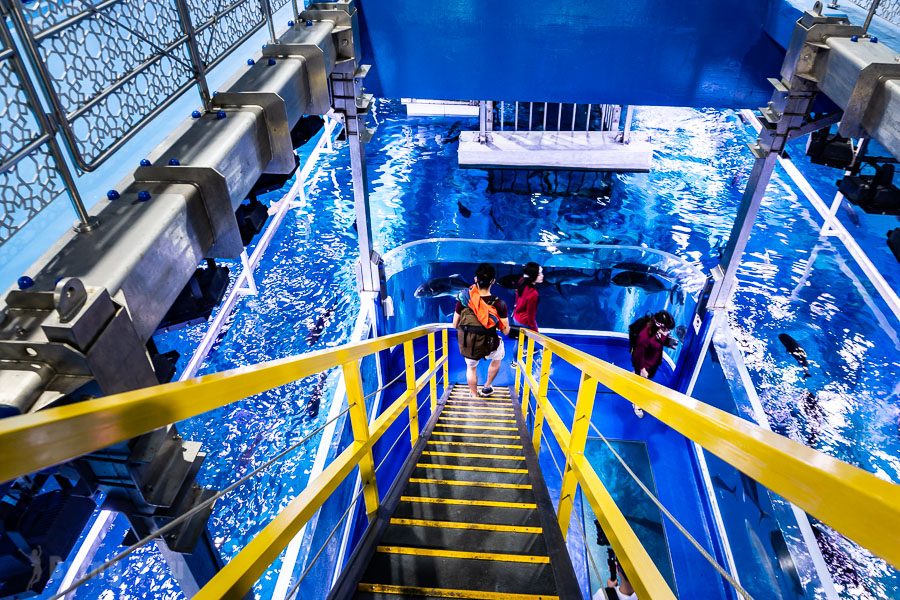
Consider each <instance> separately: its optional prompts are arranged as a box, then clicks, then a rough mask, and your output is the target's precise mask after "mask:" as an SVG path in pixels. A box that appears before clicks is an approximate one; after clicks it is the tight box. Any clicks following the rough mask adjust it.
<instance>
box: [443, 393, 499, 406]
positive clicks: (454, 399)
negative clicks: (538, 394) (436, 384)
mask: <svg viewBox="0 0 900 600" xmlns="http://www.w3.org/2000/svg"><path fill="white" fill-rule="evenodd" d="M447 402H448V403H452V404H481V405H484V406H490V405H492V404H494V405H498V406H506V405H507V404H511V403H512V398H510V397H509V396H504V397H502V398H497V399H495V400H489V399H487V398H474V397H472V396H454V395H453V394H450V396H448V397H447Z"/></svg>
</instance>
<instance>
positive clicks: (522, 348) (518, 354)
mask: <svg viewBox="0 0 900 600" xmlns="http://www.w3.org/2000/svg"><path fill="white" fill-rule="evenodd" d="M524 354H525V328H524V327H520V328H519V346H518V349H517V350H516V396H518V395H519V390H520V389H522V386H521V383H522V366H521V363H522V356H523V355H524ZM525 408H526V407H525V405H524V404H523V405H522V418H523V419H524V418H525V417H527V416H528V415H527V413H526V412H525Z"/></svg>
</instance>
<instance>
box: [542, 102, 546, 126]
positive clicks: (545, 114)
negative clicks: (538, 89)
mask: <svg viewBox="0 0 900 600" xmlns="http://www.w3.org/2000/svg"><path fill="white" fill-rule="evenodd" d="M541 131H547V103H546V102H544V125H543V126H542V129H541Z"/></svg>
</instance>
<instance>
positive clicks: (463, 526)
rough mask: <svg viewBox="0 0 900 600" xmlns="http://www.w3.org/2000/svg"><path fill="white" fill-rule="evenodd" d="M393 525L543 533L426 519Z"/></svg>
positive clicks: (521, 527) (396, 521) (518, 527)
mask: <svg viewBox="0 0 900 600" xmlns="http://www.w3.org/2000/svg"><path fill="white" fill-rule="evenodd" d="M391 525H409V526H410V527H441V528H443V529H474V530H477V531H504V532H507V533H527V534H532V533H542V532H543V531H542V529H541V528H540V527H525V526H524V525H494V524H493V523H463V522H462V521H429V520H426V519H399V518H398V519H391Z"/></svg>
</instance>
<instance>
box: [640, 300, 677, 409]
mask: <svg viewBox="0 0 900 600" xmlns="http://www.w3.org/2000/svg"><path fill="white" fill-rule="evenodd" d="M673 327H675V319H674V318H673V317H672V315H671V314H670V313H669V312H668V311H666V310H661V311H659V312H658V313H656V314H655V315H653V316H652V317H650V318H648V319H647V322H646V324H645V325H644V327H643V328H641V330H640V332H638V334H637V337H636V338H635V340H634V342H633V343H634V345H633V346H632V348H631V366H632V367H634V372H635V373H636V374H637V375H640V376H641V377H646V378H647V379H653V377H654V375H656V370H657V369H659V366H660V365H661V364H662V359H663V348H674V347H675V346H677V345H678V342H677V341H675V340H674V339H673V338H672V337H671V336H670V335H669V333H670V332H671V331H672V328H673ZM634 414H636V415H637V416H638V417H643V416H644V411H643V409H641V408H640V407H638V406H637V405H635V406H634Z"/></svg>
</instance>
